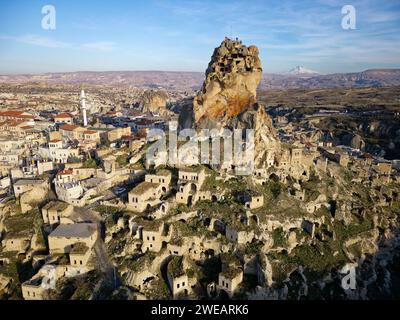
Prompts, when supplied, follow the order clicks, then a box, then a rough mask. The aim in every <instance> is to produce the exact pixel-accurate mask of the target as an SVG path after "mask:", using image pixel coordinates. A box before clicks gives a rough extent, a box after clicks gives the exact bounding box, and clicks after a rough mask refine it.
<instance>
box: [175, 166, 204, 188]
mask: <svg viewBox="0 0 400 320" xmlns="http://www.w3.org/2000/svg"><path fill="white" fill-rule="evenodd" d="M205 178H206V172H205V169H204V167H201V166H198V167H191V168H189V167H187V168H184V169H179V182H180V183H187V182H191V183H195V184H197V185H198V187H199V189H200V187H201V186H202V184H203V182H204V180H205Z"/></svg>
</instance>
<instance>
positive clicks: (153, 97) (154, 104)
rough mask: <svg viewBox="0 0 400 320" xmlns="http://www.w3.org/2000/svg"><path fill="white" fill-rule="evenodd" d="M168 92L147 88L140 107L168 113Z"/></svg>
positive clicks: (145, 109) (146, 110) (154, 111)
mask: <svg viewBox="0 0 400 320" xmlns="http://www.w3.org/2000/svg"><path fill="white" fill-rule="evenodd" d="M167 100H168V94H167V93H166V92H164V91H155V90H147V91H145V92H144V93H143V96H142V99H141V101H140V107H141V109H142V111H143V112H151V113H159V114H167V113H169V110H168V109H167Z"/></svg>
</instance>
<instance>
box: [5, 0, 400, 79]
mask: <svg viewBox="0 0 400 320" xmlns="http://www.w3.org/2000/svg"><path fill="white" fill-rule="evenodd" d="M47 4H51V5H54V6H55V8H56V14H57V15H56V19H57V20H56V22H57V25H56V30H43V29H42V27H41V20H42V17H43V15H42V13H41V9H42V7H43V6H44V5H47ZM346 4H351V5H353V6H354V7H355V9H356V18H357V22H356V27H357V28H356V30H343V29H342V27H341V20H342V17H343V15H342V13H341V8H342V6H343V5H346ZM225 36H233V37H239V38H240V39H242V40H243V42H244V43H245V44H246V45H250V44H255V45H257V46H258V47H259V49H260V55H261V60H262V63H263V68H264V72H267V73H271V72H285V71H288V70H289V69H291V68H293V67H294V66H296V65H302V66H305V67H306V68H309V69H313V70H316V71H319V72H322V73H333V72H351V71H361V70H365V69H368V68H399V67H400V1H397V0H393V1H392V0H346V1H340V0H318V1H317V0H314V1H311V0H309V1H300V0H298V1H295V0H293V1H288V0H280V1H267V0H264V1H262V0H252V1H249V0H243V1H241V0H236V1H224V0H209V1H208V0H202V1H196V0H194V1H179V0H165V1H164V0H146V1H144V0H141V1H138V0H129V1H128V0H118V1H111V0H109V1H106V0H97V1H94V0H85V1H77V0H68V1H67V0H63V1H60V0H45V1H37V0H13V1H11V0H7V1H4V0H2V1H1V2H0V74H9V73H40V72H56V71H62V72H63V71H79V70H94V71H102V70H172V71H174V70H175V71H204V70H205V69H206V67H207V64H208V62H209V60H210V56H211V54H212V51H213V49H214V48H215V47H217V46H218V45H219V44H220V42H221V41H222V40H223V39H224V37H225Z"/></svg>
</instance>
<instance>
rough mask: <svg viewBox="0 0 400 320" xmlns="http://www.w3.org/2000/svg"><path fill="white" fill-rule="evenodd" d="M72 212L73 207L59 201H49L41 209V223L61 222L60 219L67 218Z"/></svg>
mask: <svg viewBox="0 0 400 320" xmlns="http://www.w3.org/2000/svg"><path fill="white" fill-rule="evenodd" d="M73 211H74V207H73V206H71V205H70V204H68V203H65V202H61V201H51V202H49V203H47V204H46V205H45V206H44V207H43V208H42V217H43V221H44V223H46V224H56V223H60V222H61V218H62V217H68V216H69V215H71V214H72V213H73Z"/></svg>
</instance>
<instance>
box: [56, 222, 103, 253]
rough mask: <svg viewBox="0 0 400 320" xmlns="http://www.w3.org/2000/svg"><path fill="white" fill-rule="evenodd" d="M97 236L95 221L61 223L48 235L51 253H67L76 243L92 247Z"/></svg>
mask: <svg viewBox="0 0 400 320" xmlns="http://www.w3.org/2000/svg"><path fill="white" fill-rule="evenodd" d="M97 238H98V228H97V224H95V223H75V224H61V225H59V226H58V227H57V228H56V229H55V230H54V231H53V232H52V233H51V234H50V235H49V237H48V240H49V250H50V253H51V254H55V253H69V252H71V250H72V249H73V248H74V245H76V244H77V243H84V244H85V245H86V246H87V247H89V248H92V247H93V245H94V244H95V242H96V240H97Z"/></svg>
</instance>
